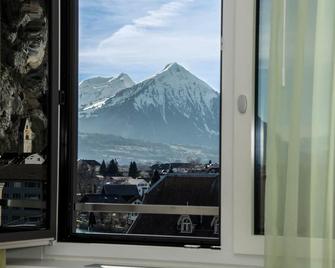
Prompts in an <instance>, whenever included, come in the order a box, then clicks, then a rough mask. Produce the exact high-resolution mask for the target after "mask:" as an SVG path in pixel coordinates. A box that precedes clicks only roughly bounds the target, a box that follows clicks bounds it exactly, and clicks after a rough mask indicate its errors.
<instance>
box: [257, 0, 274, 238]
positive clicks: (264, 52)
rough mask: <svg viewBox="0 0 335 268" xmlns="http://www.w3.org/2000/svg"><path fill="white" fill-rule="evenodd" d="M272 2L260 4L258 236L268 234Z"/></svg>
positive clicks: (264, 1)
mask: <svg viewBox="0 0 335 268" xmlns="http://www.w3.org/2000/svg"><path fill="white" fill-rule="evenodd" d="M270 25H271V1H268V0H259V1H258V40H257V43H258V44H257V45H258V59H257V63H258V64H257V65H258V66H257V77H256V78H257V79H256V80H257V83H256V100H255V102H256V105H255V107H256V109H255V111H256V113H255V130H256V131H255V210H254V211H255V225H254V226H255V230H254V231H255V233H256V234H263V233H264V204H265V181H266V165H265V158H266V154H265V151H266V133H267V110H268V109H267V92H268V79H269V74H268V73H269V54H270Z"/></svg>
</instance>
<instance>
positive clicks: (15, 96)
mask: <svg viewBox="0 0 335 268" xmlns="http://www.w3.org/2000/svg"><path fill="white" fill-rule="evenodd" d="M0 5H1V8H0V18H1V27H0V32H1V41H0V51H1V54H0V55H1V56H0V64H1V65H0V199H1V209H0V211H1V222H0V232H8V231H18V230H26V229H36V228H38V229H40V228H45V227H46V207H45V206H46V203H45V201H46V189H47V188H46V184H47V162H48V17H47V1H44V0H30V1H19V0H2V1H1V2H0Z"/></svg>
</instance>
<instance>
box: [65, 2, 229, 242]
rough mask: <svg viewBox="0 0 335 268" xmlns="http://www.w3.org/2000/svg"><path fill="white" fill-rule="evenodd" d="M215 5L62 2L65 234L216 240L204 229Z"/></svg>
mask: <svg viewBox="0 0 335 268" xmlns="http://www.w3.org/2000/svg"><path fill="white" fill-rule="evenodd" d="M221 7H222V3H221V0H210V1H180V2H179V1H178V2H173V1H172V2H169V1H165V0H160V1H156V0H149V1H144V0H141V1H135V2H132V1H128V2H120V1H113V0H111V1H109V2H103V3H102V2H100V1H97V2H94V3H93V2H92V1H88V0H78V1H73V5H72V6H66V7H65V6H64V9H65V10H66V11H65V12H64V14H71V16H69V17H68V18H67V21H65V20H64V22H63V26H64V27H63V36H66V38H63V40H64V44H63V53H62V55H63V62H62V68H63V69H64V68H67V69H66V70H65V69H64V73H65V74H66V77H65V76H64V77H63V78H62V82H63V83H64V84H63V88H64V89H66V91H65V92H64V94H66V103H65V105H64V106H63V112H62V114H64V115H65V114H66V115H71V117H70V118H65V116H64V117H63V118H62V121H63V135H64V136H63V139H64V144H69V145H70V146H69V147H68V148H67V152H64V154H63V159H62V162H63V163H62V164H63V165H65V166H67V167H68V168H67V171H64V175H63V176H62V177H63V178H64V180H65V178H66V179H67V180H68V178H69V177H70V178H71V180H68V181H67V182H63V186H61V189H62V191H64V190H63V189H68V191H67V194H66V195H64V194H60V197H61V198H64V196H66V197H67V199H63V201H61V202H63V204H64V205H65V204H67V203H68V201H70V202H72V204H73V207H74V208H75V209H74V210H73V211H71V213H70V214H69V213H64V214H66V215H69V218H68V219H67V222H66V224H65V225H64V222H60V225H62V226H63V227H61V230H60V235H61V236H62V237H66V239H65V240H67V241H68V240H70V241H73V240H77V239H79V240H80V241H86V240H85V239H88V238H89V237H91V238H92V237H93V239H95V241H97V242H99V241H109V242H118V241H124V242H129V243H136V242H141V243H143V242H145V241H146V242H147V243H148V244H152V243H161V244H164V243H170V244H178V245H185V244H190V243H191V244H192V243H193V244H202V245H203V244H204V245H206V246H215V245H216V246H217V245H219V244H220V236H219V234H218V233H214V232H213V229H212V228H211V226H210V225H211V220H212V218H213V217H214V216H217V215H218V214H219V206H220V204H219V200H220V180H221V175H220V170H221V162H220V157H221V156H220V151H221V148H220V145H221V141H220V137H221V136H220V135H221V111H220V109H221ZM115 8H117V10H118V13H115ZM129 11H131V12H129ZM204 18H207V19H206V20H204ZM93 21H94V23H93ZM78 33H79V34H78ZM69 74H70V75H69ZM69 77H70V78H69ZM68 163H71V164H68ZM73 167H76V168H73ZM64 170H66V169H64ZM135 200H139V202H134V201H135ZM167 206H169V207H171V208H169V209H167ZM66 207H68V205H66ZM67 212H68V211H67ZM178 213H179V214H178ZM184 214H185V215H192V216H194V218H195V222H196V223H194V224H193V225H192V226H191V230H192V232H191V233H190V232H188V231H187V230H189V229H183V230H184V231H183V232H180V231H178V230H177V228H176V225H177V223H178V220H179V218H180V216H181V215H184ZM134 216H136V217H134ZM202 219H203V220H202ZM159 222H160V223H159ZM183 226H184V225H183ZM185 226H186V225H185ZM185 228H186V227H185ZM187 228H188V227H187ZM186 233H187V235H184V234H186ZM69 237H70V238H69ZM143 237H146V238H145V239H143ZM71 239H72V240H71ZM81 239H82V240H81ZM90 241H91V240H90Z"/></svg>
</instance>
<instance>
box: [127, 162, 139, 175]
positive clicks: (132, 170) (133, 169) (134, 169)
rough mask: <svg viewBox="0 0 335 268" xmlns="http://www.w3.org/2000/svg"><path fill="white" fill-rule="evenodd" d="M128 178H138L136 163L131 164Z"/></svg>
mask: <svg viewBox="0 0 335 268" xmlns="http://www.w3.org/2000/svg"><path fill="white" fill-rule="evenodd" d="M128 176H129V177H133V178H136V177H137V176H138V168H137V165H136V162H135V161H134V162H130V165H129V171H128Z"/></svg>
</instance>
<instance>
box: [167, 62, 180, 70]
mask: <svg viewBox="0 0 335 268" xmlns="http://www.w3.org/2000/svg"><path fill="white" fill-rule="evenodd" d="M180 69H185V68H184V67H183V66H181V65H180V64H178V63H177V62H172V63H169V64H168V65H166V66H165V67H164V69H163V71H167V70H175V71H178V70H180Z"/></svg>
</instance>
